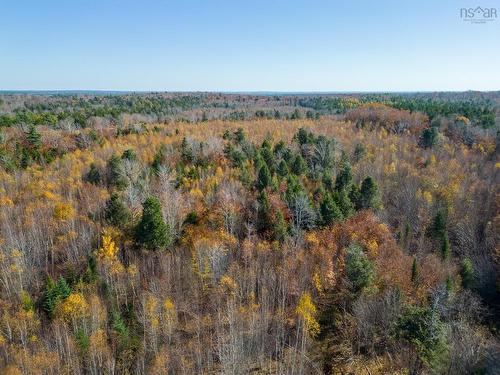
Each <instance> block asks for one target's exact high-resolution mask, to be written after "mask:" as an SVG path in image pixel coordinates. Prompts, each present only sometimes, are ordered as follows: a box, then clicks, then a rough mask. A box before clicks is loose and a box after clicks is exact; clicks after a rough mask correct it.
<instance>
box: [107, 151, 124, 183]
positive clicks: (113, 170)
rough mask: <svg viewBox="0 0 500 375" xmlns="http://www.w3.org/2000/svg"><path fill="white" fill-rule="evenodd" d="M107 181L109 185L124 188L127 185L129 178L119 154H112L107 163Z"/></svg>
mask: <svg viewBox="0 0 500 375" xmlns="http://www.w3.org/2000/svg"><path fill="white" fill-rule="evenodd" d="M107 182H108V186H109V187H115V188H117V189H118V190H123V189H125V188H126V187H127V179H126V178H125V176H124V172H123V162H122V160H121V159H120V158H119V157H118V156H117V155H112V156H111V158H110V159H109V160H108V165H107Z"/></svg>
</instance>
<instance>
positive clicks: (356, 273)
mask: <svg viewBox="0 0 500 375" xmlns="http://www.w3.org/2000/svg"><path fill="white" fill-rule="evenodd" d="M346 273H347V277H348V278H349V281H350V282H351V285H352V289H353V291H354V292H355V293H358V292H360V291H361V290H363V289H364V288H366V287H367V286H368V285H370V283H371V282H372V280H373V278H374V270H373V264H372V263H371V262H370V260H369V259H368V258H367V257H366V255H365V254H364V253H363V250H362V248H361V246H359V245H358V244H355V243H352V244H351V245H350V246H349V248H348V249H347V259H346Z"/></svg>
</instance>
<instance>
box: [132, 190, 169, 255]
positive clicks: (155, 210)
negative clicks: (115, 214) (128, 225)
mask: <svg viewBox="0 0 500 375" xmlns="http://www.w3.org/2000/svg"><path fill="white" fill-rule="evenodd" d="M135 239H136V242H137V243H138V244H140V245H143V246H144V247H145V248H146V249H148V250H158V249H162V248H165V247H167V246H168V245H170V242H171V241H172V239H171V237H170V228H169V227H168V225H167V224H166V223H165V221H164V220H163V216H162V213H161V205H160V202H159V201H158V199H157V198H154V197H149V198H148V199H146V201H145V202H144V204H143V210H142V218H141V221H140V222H139V224H138V225H137V227H136V231H135Z"/></svg>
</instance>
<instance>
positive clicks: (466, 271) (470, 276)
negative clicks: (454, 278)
mask: <svg viewBox="0 0 500 375" xmlns="http://www.w3.org/2000/svg"><path fill="white" fill-rule="evenodd" d="M460 276H461V277H462V287H463V288H471V287H472V284H473V282H474V267H473V266H472V262H471V261H470V259H469V258H466V259H464V260H463V261H462V265H461V267H460Z"/></svg>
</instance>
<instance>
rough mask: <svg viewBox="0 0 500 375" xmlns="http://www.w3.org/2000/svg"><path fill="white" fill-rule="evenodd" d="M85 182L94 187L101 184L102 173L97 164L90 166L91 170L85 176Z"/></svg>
mask: <svg viewBox="0 0 500 375" xmlns="http://www.w3.org/2000/svg"><path fill="white" fill-rule="evenodd" d="M85 181H87V182H90V183H91V184H94V185H98V184H99V183H100V182H101V172H99V169H97V166H96V165H95V163H92V164H90V169H89V171H88V172H87V174H86V175H85Z"/></svg>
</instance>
